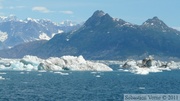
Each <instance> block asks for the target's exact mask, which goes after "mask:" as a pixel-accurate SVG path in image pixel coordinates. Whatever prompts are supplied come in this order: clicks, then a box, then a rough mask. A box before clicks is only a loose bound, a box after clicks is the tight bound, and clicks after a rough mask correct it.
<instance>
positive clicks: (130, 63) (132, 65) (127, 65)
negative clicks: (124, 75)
mask: <svg viewBox="0 0 180 101" xmlns="http://www.w3.org/2000/svg"><path fill="white" fill-rule="evenodd" d="M120 67H122V69H123V71H129V72H131V73H135V74H141V75H147V74H149V73H151V72H154V73H155V72H162V71H163V70H167V71H170V70H172V69H180V63H178V62H174V61H170V62H163V61H159V60H154V58H153V57H152V56H149V57H148V58H145V59H143V60H137V61H136V60H127V61H125V62H124V64H123V65H121V66H120Z"/></svg>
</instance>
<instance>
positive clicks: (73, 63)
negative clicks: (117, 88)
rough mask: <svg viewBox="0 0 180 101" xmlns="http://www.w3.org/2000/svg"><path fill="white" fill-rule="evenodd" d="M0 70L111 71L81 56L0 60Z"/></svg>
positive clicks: (26, 57) (28, 57)
mask: <svg viewBox="0 0 180 101" xmlns="http://www.w3.org/2000/svg"><path fill="white" fill-rule="evenodd" d="M0 70H25V71H31V70H39V71H43V70H46V71H47V70H48V71H61V70H73V71H112V69H111V68H110V67H108V66H107V65H105V64H102V63H97V62H92V61H87V60H85V59H84V58H83V56H78V57H76V56H62V57H60V58H59V57H50V58H48V59H40V58H38V57H36V56H30V55H27V56H24V57H23V58H22V59H4V58H1V59H0Z"/></svg>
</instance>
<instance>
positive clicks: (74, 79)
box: [0, 70, 180, 101]
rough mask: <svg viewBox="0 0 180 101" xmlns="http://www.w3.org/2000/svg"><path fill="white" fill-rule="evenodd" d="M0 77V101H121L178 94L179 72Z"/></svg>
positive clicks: (0, 73)
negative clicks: (127, 96) (128, 97)
mask: <svg viewBox="0 0 180 101" xmlns="http://www.w3.org/2000/svg"><path fill="white" fill-rule="evenodd" d="M0 76H1V77H2V78H1V80H0V101H123V94H179V93H180V70H173V71H164V72H161V73H150V74H148V75H137V74H132V73H129V72H123V71H117V70H116V71H112V72H77V71H67V72H66V74H63V73H62V72H61V73H58V72H56V73H54V72H37V71H0ZM3 78H4V79H3Z"/></svg>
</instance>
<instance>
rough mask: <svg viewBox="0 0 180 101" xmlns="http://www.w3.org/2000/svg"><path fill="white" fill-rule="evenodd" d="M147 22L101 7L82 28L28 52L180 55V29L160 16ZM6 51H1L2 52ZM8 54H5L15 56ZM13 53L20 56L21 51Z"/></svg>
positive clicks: (103, 56)
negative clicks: (134, 21)
mask: <svg viewBox="0 0 180 101" xmlns="http://www.w3.org/2000/svg"><path fill="white" fill-rule="evenodd" d="M145 22H146V24H145ZM145 22H144V23H143V24H142V25H135V24H131V23H129V22H126V21H124V20H122V19H114V18H112V17H111V16H110V15H109V14H107V13H104V12H103V11H100V10H98V11H96V12H94V14H93V15H92V16H91V17H90V18H89V19H88V20H87V21H86V22H85V23H84V25H83V26H82V27H81V28H79V29H78V30H76V31H73V32H70V33H62V34H57V35H55V36H54V37H53V38H52V39H51V40H49V41H47V42H45V43H43V44H42V45H39V47H37V48H36V49H34V50H32V51H31V52H27V53H24V54H28V55H36V56H38V57H41V58H48V57H52V56H53V57H54V56H63V55H83V56H84V57H85V58H87V59H103V60H110V59H115V60H117V59H127V58H129V57H134V56H136V57H141V56H143V55H144V54H153V55H156V56H159V57H165V56H166V57H180V54H179V53H178V51H180V46H179V44H180V32H179V31H177V30H175V29H172V28H170V27H168V26H167V25H166V24H165V23H164V22H163V21H162V20H160V19H159V18H157V17H153V18H152V19H148V20H147V21H145ZM152 23H153V24H152ZM11 50H12V49H11ZM11 50H6V53H8V54H11V52H12V51H11ZM14 50H15V49H14ZM22 51H23V49H22ZM13 52H15V53H16V51H13ZM2 54H3V53H2V52H0V56H2ZM8 54H6V55H4V54H3V55H4V56H6V57H11V56H10V55H8ZM21 56H22V55H21ZM13 57H14V58H18V57H20V55H19V54H16V55H14V56H13Z"/></svg>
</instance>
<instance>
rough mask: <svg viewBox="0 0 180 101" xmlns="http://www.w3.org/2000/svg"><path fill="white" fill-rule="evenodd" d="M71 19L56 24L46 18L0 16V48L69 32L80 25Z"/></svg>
mask: <svg viewBox="0 0 180 101" xmlns="http://www.w3.org/2000/svg"><path fill="white" fill-rule="evenodd" d="M80 26H81V25H79V24H74V23H72V22H71V21H65V22H62V23H60V24H56V23H54V22H52V21H50V20H46V19H32V18H27V19H25V20H19V19H17V18H16V16H8V17H2V16H1V17H0V36H1V38H0V43H1V44H0V49H4V48H8V47H13V46H15V45H18V44H21V43H24V42H30V41H35V40H49V39H50V38H52V37H53V36H54V35H55V34H57V33H62V32H70V31H72V30H76V29H78V28H79V27H80Z"/></svg>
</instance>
